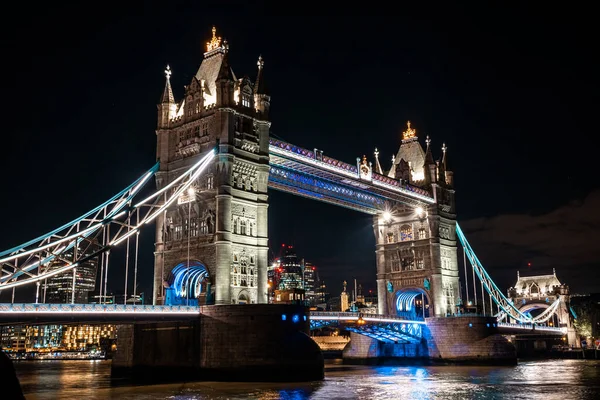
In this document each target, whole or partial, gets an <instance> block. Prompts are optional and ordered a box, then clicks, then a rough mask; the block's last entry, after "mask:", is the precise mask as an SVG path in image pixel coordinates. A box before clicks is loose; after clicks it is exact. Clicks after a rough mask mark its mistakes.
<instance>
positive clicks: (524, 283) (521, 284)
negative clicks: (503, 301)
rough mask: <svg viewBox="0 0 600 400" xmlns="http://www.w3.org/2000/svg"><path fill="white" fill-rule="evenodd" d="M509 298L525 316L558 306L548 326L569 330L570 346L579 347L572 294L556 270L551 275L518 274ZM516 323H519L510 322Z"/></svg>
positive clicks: (509, 290)
mask: <svg viewBox="0 0 600 400" xmlns="http://www.w3.org/2000/svg"><path fill="white" fill-rule="evenodd" d="M508 298H509V299H510V300H511V301H512V302H513V304H515V305H516V306H517V308H518V309H519V311H521V312H522V313H524V314H527V313H530V312H531V311H533V310H546V309H548V308H550V307H553V306H555V305H556V308H555V311H554V312H553V314H554V315H555V316H556V319H554V315H553V316H552V317H551V318H550V319H549V320H548V324H550V325H554V326H558V327H561V328H567V340H568V342H569V344H573V345H576V346H579V340H578V339H579V338H578V336H577V333H576V332H575V327H574V326H573V320H572V319H571V314H570V312H569V307H570V299H571V296H570V292H569V286H567V285H565V284H563V283H561V282H560V281H559V280H558V278H557V276H556V270H554V269H553V271H552V274H551V275H535V276H521V274H520V273H519V272H517V282H516V283H515V285H514V286H513V287H511V288H510V289H508ZM510 322H512V323H516V322H517V321H514V320H513V321H510Z"/></svg>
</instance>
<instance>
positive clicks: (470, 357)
mask: <svg viewBox="0 0 600 400" xmlns="http://www.w3.org/2000/svg"><path fill="white" fill-rule="evenodd" d="M425 322H426V326H424V327H423V339H422V340H421V342H420V343H383V342H378V341H377V340H375V339H371V338H369V337H367V336H363V335H360V334H357V333H352V334H351V340H350V343H349V344H348V345H347V346H346V348H345V349H344V352H343V358H344V362H346V363H368V364H381V363H386V362H390V361H392V362H403V361H406V362H411V363H412V362H424V363H457V364H480V365H507V364H508V365H513V364H516V363H517V353H516V350H515V347H514V346H513V345H512V343H510V342H508V340H507V339H506V338H505V337H504V336H502V335H501V334H500V333H499V332H498V328H497V327H496V324H495V322H496V321H495V320H494V318H490V317H456V318H427V319H426V320H425Z"/></svg>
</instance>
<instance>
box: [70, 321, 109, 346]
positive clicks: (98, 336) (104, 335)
mask: <svg viewBox="0 0 600 400" xmlns="http://www.w3.org/2000/svg"><path fill="white" fill-rule="evenodd" d="M115 334H116V329H115V326H114V325H71V326H65V327H64V333H63V336H62V347H63V348H64V349H65V350H90V349H91V348H93V347H105V348H106V347H107V346H109V345H110V344H112V343H110V342H112V341H114V340H115V339H116V336H115Z"/></svg>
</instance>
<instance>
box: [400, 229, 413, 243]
mask: <svg viewBox="0 0 600 400" xmlns="http://www.w3.org/2000/svg"><path fill="white" fill-rule="evenodd" d="M407 240H413V231H412V228H411V226H410V225H402V227H401V228H400V241H401V242H406V241H407Z"/></svg>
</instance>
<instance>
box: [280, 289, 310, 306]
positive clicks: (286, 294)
mask: <svg viewBox="0 0 600 400" xmlns="http://www.w3.org/2000/svg"><path fill="white" fill-rule="evenodd" d="M274 303H275V304H301V305H308V302H307V300H306V299H305V297H304V289H298V288H292V289H278V290H275V300H274Z"/></svg>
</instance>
